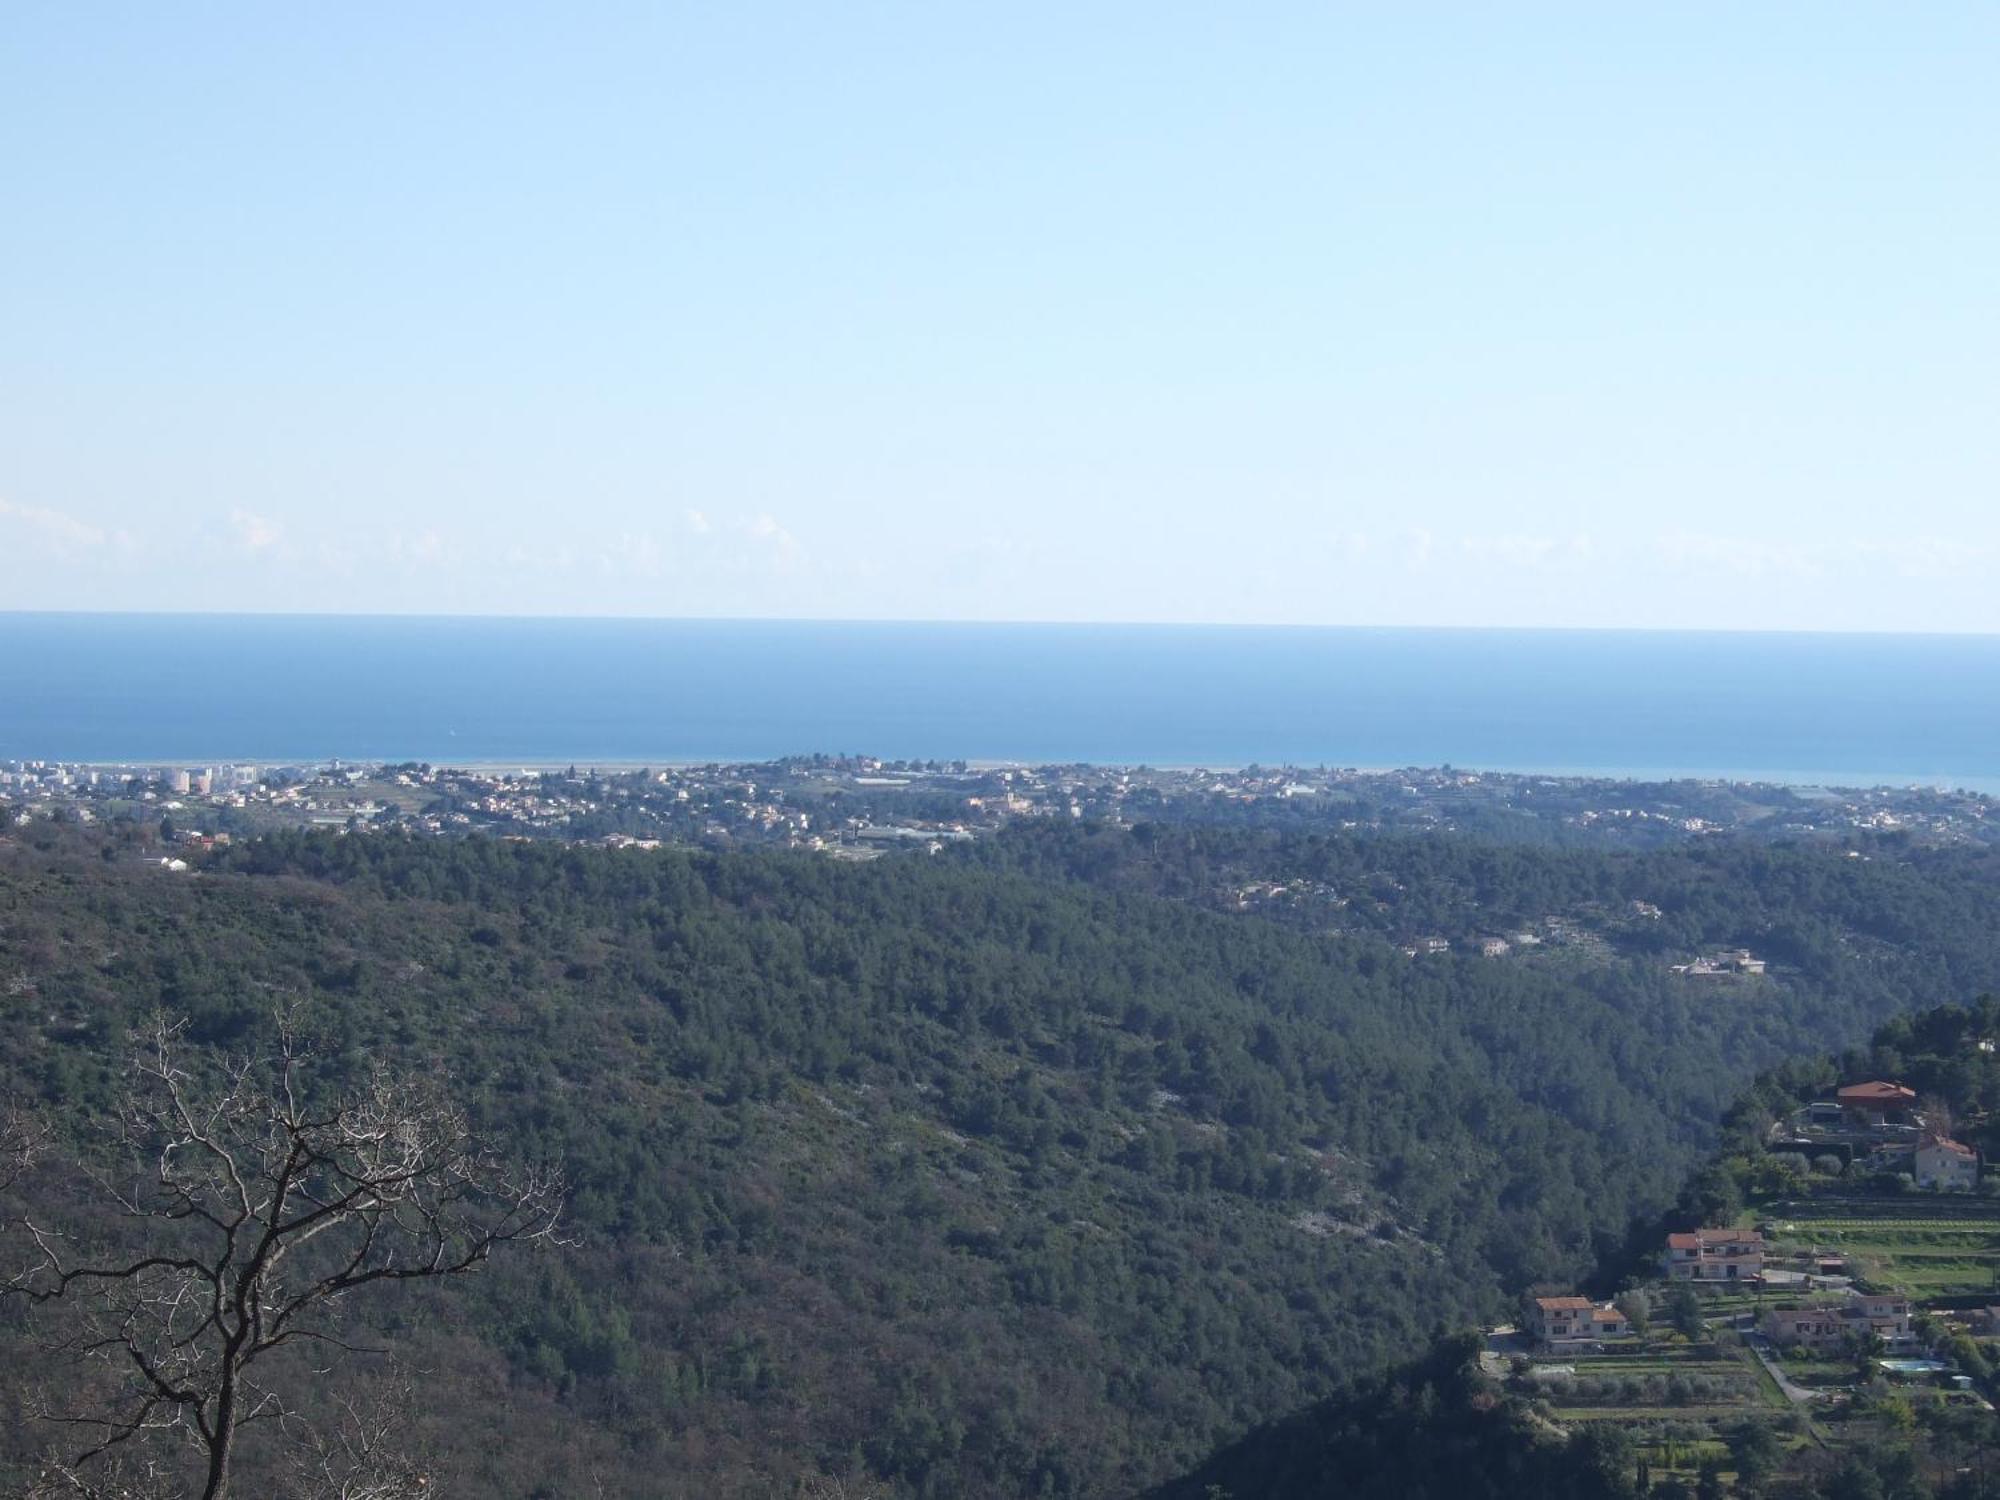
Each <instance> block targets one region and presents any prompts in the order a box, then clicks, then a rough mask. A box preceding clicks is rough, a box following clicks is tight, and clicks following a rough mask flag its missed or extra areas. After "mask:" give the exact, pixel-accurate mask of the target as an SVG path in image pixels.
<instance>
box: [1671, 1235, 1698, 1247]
mask: <svg viewBox="0 0 2000 1500" xmlns="http://www.w3.org/2000/svg"><path fill="white" fill-rule="evenodd" d="M1700 1243H1701V1241H1700V1240H1698V1239H1696V1238H1695V1237H1694V1236H1693V1235H1691V1234H1670V1235H1668V1236H1667V1248H1668V1249H1669V1250H1692V1249H1694V1247H1695V1246H1696V1245H1699V1244H1700Z"/></svg>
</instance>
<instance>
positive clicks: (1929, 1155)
mask: <svg viewBox="0 0 2000 1500" xmlns="http://www.w3.org/2000/svg"><path fill="white" fill-rule="evenodd" d="M1913 1170H1914V1171H1915V1173H1916V1178H1917V1186H1918V1187H1923V1188H1936V1189H1937V1190H1938V1191H1940V1192H1971V1191H1972V1190H1973V1189H1974V1188H1976V1187H1978V1186H1979V1153H1978V1152H1977V1151H1975V1150H1973V1149H1972V1148H1971V1147H1970V1146H1968V1145H1966V1144H1964V1143H1963V1142H1962V1141H1954V1140H1951V1139H1950V1138H1948V1137H1946V1136H1941V1135H1932V1136H1926V1137H1924V1141H1923V1144H1922V1145H1920V1146H1918V1147H1917V1153H1916V1156H1915V1158H1914V1161H1913Z"/></svg>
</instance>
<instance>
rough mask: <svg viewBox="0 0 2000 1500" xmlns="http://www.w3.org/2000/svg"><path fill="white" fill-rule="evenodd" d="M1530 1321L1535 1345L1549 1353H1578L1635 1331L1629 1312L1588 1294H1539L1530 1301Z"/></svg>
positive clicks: (1530, 1331) (1529, 1327)
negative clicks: (1572, 1295) (1628, 1318)
mask: <svg viewBox="0 0 2000 1500" xmlns="http://www.w3.org/2000/svg"><path fill="white" fill-rule="evenodd" d="M1527 1324H1528V1332H1529V1333H1531V1334H1533V1335H1534V1339H1535V1347H1536V1348H1538V1349H1540V1350H1542V1351H1543V1352H1544V1353H1547V1354H1574V1353H1576V1352H1578V1351H1579V1350H1582V1349H1587V1348H1591V1347H1593V1346H1595V1345H1597V1344H1599V1343H1602V1342H1603V1341H1604V1340H1605V1339H1609V1338H1622V1337H1623V1336H1624V1335H1626V1334H1628V1333H1630V1332H1631V1331H1632V1325H1631V1324H1630V1323H1629V1322H1628V1321H1627V1320H1626V1317H1625V1314H1623V1313H1621V1312H1620V1311H1619V1310H1618V1309H1617V1308H1615V1307H1613V1306H1612V1305H1611V1304H1610V1303H1608V1302H1604V1303H1598V1302H1592V1301H1591V1300H1590V1299H1589V1298H1588V1297H1536V1298H1534V1299H1533V1300H1532V1301H1530V1302H1529V1303H1528V1317H1527Z"/></svg>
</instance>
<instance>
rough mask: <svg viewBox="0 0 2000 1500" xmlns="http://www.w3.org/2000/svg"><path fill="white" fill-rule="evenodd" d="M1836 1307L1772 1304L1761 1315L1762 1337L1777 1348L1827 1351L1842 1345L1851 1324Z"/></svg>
mask: <svg viewBox="0 0 2000 1500" xmlns="http://www.w3.org/2000/svg"><path fill="white" fill-rule="evenodd" d="M1841 1311H1842V1310H1841V1309H1840V1308H1838V1307H1774V1308H1772V1309H1771V1310H1770V1311H1769V1312H1767V1313H1765V1314H1764V1322H1763V1328H1764V1336H1765V1337H1766V1338H1768V1339H1769V1340H1770V1341H1771V1342H1772V1343H1774V1344H1776V1345H1777V1346H1778V1347H1779V1348H1780V1349H1810V1350H1812V1352H1813V1353H1815V1354H1826V1353H1829V1352H1831V1351H1833V1350H1836V1349H1839V1348H1841V1347H1842V1346H1843V1345H1845V1344H1846V1342H1847V1340H1848V1339H1849V1338H1850V1337H1851V1336H1852V1335H1853V1333H1854V1327H1853V1325H1852V1324H1851V1323H1849V1322H1848V1320H1847V1319H1846V1318H1844V1317H1842V1316H1841Z"/></svg>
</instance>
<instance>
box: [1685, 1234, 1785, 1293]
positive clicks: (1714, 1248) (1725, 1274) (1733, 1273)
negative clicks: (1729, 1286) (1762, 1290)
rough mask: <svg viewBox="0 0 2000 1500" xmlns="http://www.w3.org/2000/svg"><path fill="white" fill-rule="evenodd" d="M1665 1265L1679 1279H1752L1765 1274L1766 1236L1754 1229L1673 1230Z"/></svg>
mask: <svg viewBox="0 0 2000 1500" xmlns="http://www.w3.org/2000/svg"><path fill="white" fill-rule="evenodd" d="M1665 1266H1666V1272H1667V1275H1668V1276H1670V1277H1672V1278H1673V1279H1674V1280H1676V1281H1702V1282H1717V1281H1751V1280H1754V1279H1756V1278H1757V1277H1759V1276H1762V1275H1763V1274H1764V1236H1763V1235H1761V1234H1759V1233H1758V1232H1757V1231H1756V1230H1754V1229H1697V1230H1694V1231H1692V1232H1691V1233H1688V1234H1670V1235H1668V1236H1667V1253H1666V1257H1665Z"/></svg>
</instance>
